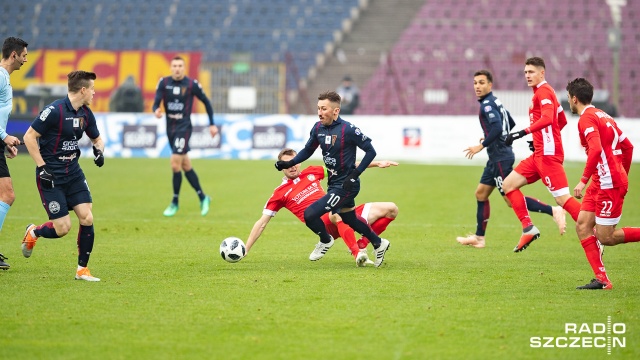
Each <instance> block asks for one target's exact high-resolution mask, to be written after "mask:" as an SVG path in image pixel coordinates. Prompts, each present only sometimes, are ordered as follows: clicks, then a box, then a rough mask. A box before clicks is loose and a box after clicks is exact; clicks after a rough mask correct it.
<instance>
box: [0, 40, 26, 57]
mask: <svg viewBox="0 0 640 360" xmlns="http://www.w3.org/2000/svg"><path fill="white" fill-rule="evenodd" d="M27 46H29V44H27V42H26V41H24V40H22V39H20V38H17V37H13V36H11V37H8V38H6V39H4V43H3V44H2V58H3V59H8V58H9V56H11V53H12V52H14V51H15V52H16V53H18V55H19V54H21V53H22V50H24V48H26V47H27Z"/></svg>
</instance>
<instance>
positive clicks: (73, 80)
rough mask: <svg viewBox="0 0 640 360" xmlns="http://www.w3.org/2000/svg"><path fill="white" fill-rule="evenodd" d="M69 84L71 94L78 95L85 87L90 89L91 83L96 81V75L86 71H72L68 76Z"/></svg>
mask: <svg viewBox="0 0 640 360" xmlns="http://www.w3.org/2000/svg"><path fill="white" fill-rule="evenodd" d="M67 78H68V79H69V82H68V84H67V87H68V88H69V92H71V93H76V92H78V91H80V89H82V88H83V87H86V88H88V87H89V81H90V80H95V79H96V73H93V72H89V71H84V70H76V71H72V72H70V73H69V74H68V75H67Z"/></svg>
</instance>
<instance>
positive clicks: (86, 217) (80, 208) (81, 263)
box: [73, 203, 100, 281]
mask: <svg viewBox="0 0 640 360" xmlns="http://www.w3.org/2000/svg"><path fill="white" fill-rule="evenodd" d="M91 208H92V204H91V203H82V204H78V205H76V206H74V207H73V211H75V213H76V215H77V216H78V221H79V222H80V229H78V238H77V245H78V268H77V269H76V276H75V279H76V280H86V281H100V279H99V278H97V277H95V276H92V275H91V272H89V268H88V267H87V265H88V263H89V257H90V256H91V251H93V243H94V239H95V232H94V229H93V213H92V212H91Z"/></svg>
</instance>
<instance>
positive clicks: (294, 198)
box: [246, 149, 398, 266]
mask: <svg viewBox="0 0 640 360" xmlns="http://www.w3.org/2000/svg"><path fill="white" fill-rule="evenodd" d="M295 154H296V152H295V150H293V149H284V150H282V151H281V152H280V154H279V155H278V160H283V161H288V160H291V159H293V157H294V156H295ZM397 165H398V163H396V162H392V161H374V162H372V163H371V165H370V167H372V166H378V167H381V168H384V167H389V166H397ZM282 172H283V173H284V175H285V178H283V181H282V184H281V185H280V186H278V187H277V188H276V189H275V190H274V192H273V194H272V195H271V197H270V198H269V200H268V201H267V203H266V204H265V206H264V209H263V211H262V217H260V219H258V221H256V223H255V224H254V226H253V228H252V229H251V233H250V234H249V237H248V238H247V243H246V246H247V253H248V252H249V250H250V249H251V247H252V246H253V244H254V243H255V242H256V241H257V240H258V238H259V237H260V235H261V234H262V232H263V231H264V229H265V228H266V227H267V224H268V223H269V221H270V220H271V218H272V217H274V216H276V213H277V212H278V210H280V209H282V208H285V209H287V210H289V211H291V213H293V214H294V215H295V216H296V217H297V218H298V219H300V221H302V222H304V211H305V210H306V209H307V208H308V207H309V205H311V204H313V203H314V202H315V201H316V200H318V199H320V198H321V197H323V196H324V195H325V194H326V192H325V190H324V189H323V188H322V185H321V184H320V181H321V180H322V179H324V178H325V177H326V169H325V168H324V167H322V166H309V167H307V168H306V169H304V170H303V171H302V172H300V165H299V164H297V165H295V166H292V167H290V168H288V169H284V170H282ZM355 211H356V214H357V215H358V216H361V217H362V218H363V219H365V220H366V221H367V223H368V224H371V228H372V229H373V231H374V232H375V233H376V234H381V233H382V232H383V231H384V230H385V229H386V228H387V226H388V225H389V224H390V223H391V222H392V221H393V220H395V218H396V216H397V215H398V207H397V206H396V204H394V203H392V202H374V203H367V204H363V205H360V206H358V207H356V210H355ZM322 221H323V222H324V225H325V228H326V229H327V232H328V233H329V234H330V235H331V236H333V237H334V238H336V239H337V238H339V237H342V239H343V240H344V242H345V244H346V245H347V247H348V248H349V250H350V251H351V254H352V255H353V256H354V258H355V259H356V264H357V265H358V266H365V264H367V263H369V264H373V262H372V261H370V260H369V257H368V256H367V251H366V247H367V245H368V243H369V241H368V240H367V239H366V238H362V239H360V240H359V241H358V242H356V238H355V233H354V231H353V229H351V228H350V227H349V226H348V225H347V224H345V223H343V222H342V221H341V219H340V216H339V215H338V214H333V215H332V216H331V217H330V216H329V214H328V213H327V214H324V215H323V216H322ZM309 259H310V260H317V259H315V258H314V259H312V258H311V257H310V258H309Z"/></svg>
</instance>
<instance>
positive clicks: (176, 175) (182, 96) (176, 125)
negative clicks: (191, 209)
mask: <svg viewBox="0 0 640 360" xmlns="http://www.w3.org/2000/svg"><path fill="white" fill-rule="evenodd" d="M194 97H197V98H198V99H199V100H200V101H202V103H203V104H204V106H205V108H206V109H207V115H209V133H210V134H211V137H215V136H216V135H217V134H218V127H217V126H216V125H215V124H214V122H213V107H212V106H211V102H209V99H208V98H207V95H205V93H204V91H203V90H202V86H200V83H199V82H198V80H195V79H191V78H189V77H187V76H186V69H185V64H184V59H183V58H181V57H180V56H176V57H174V58H173V59H172V60H171V75H170V76H166V77H163V78H162V79H160V81H159V82H158V87H157V89H156V98H155V100H154V101H153V109H152V110H153V112H154V113H155V115H156V117H157V118H158V119H160V118H161V117H162V111H161V110H160V102H163V103H164V109H165V112H166V115H167V116H166V119H167V137H168V138H169V146H171V152H172V154H171V170H172V171H173V178H172V179H173V180H172V184H173V198H172V199H171V203H170V204H169V206H168V207H167V208H166V209H165V210H164V212H163V215H164V216H173V215H175V214H176V212H178V198H179V197H180V186H181V185H182V172H183V171H184V175H185V177H186V178H187V180H188V181H189V184H191V187H193V189H194V190H195V191H196V194H197V195H198V198H199V199H200V215H202V216H205V215H207V213H209V205H210V203H211V198H210V197H209V196H207V195H206V194H205V193H204V192H203V191H202V188H201V187H200V180H199V179H198V175H197V174H196V172H195V170H193V166H191V159H190V158H189V154H188V152H189V150H190V148H189V139H190V138H191V132H192V125H191V111H192V110H193V98H194Z"/></svg>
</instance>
